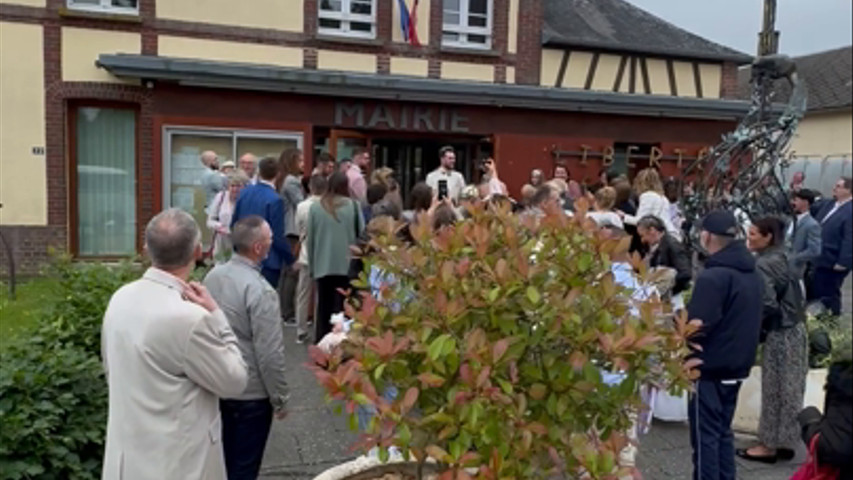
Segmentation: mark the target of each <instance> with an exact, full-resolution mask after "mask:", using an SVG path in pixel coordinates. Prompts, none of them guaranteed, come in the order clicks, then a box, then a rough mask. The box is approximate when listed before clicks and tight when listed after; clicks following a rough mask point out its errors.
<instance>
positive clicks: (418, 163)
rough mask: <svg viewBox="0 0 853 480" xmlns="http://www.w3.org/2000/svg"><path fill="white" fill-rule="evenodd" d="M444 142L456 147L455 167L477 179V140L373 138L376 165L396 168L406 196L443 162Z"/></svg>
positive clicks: (404, 196) (468, 178) (470, 179)
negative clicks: (441, 159) (475, 173)
mask: <svg viewBox="0 0 853 480" xmlns="http://www.w3.org/2000/svg"><path fill="white" fill-rule="evenodd" d="M445 145H450V146H452V147H453V148H454V149H455V151H456V170H458V171H459V172H460V173H462V176H463V177H465V181H466V182H467V183H472V182H474V181H475V180H476V178H475V177H474V169H475V163H476V162H475V159H476V154H477V143H476V140H471V141H459V140H458V139H457V140H454V141H449V142H448V141H442V140H434V139H413V140H401V139H374V140H373V158H374V166H375V168H378V167H389V168H391V169H393V170H394V172H395V175H396V177H397V180H398V181H399V182H400V187H401V189H402V192H401V193H402V194H403V198H404V199H406V198H408V196H409V192H410V191H411V189H412V187H413V186H414V185H415V184H416V183H418V182H423V181H424V180H426V176H427V175H428V174H429V172H431V171H433V170H435V169H436V168H438V166H439V165H440V160H439V154H438V152H439V150H441V148H442V147H444V146H445Z"/></svg>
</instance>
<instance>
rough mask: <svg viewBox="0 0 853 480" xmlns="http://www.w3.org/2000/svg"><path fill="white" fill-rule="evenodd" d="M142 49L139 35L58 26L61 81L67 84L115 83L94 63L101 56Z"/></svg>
mask: <svg viewBox="0 0 853 480" xmlns="http://www.w3.org/2000/svg"><path fill="white" fill-rule="evenodd" d="M141 49H142V36H141V35H140V34H138V33H132V32H117V31H114V30H99V29H94V28H75V27H62V79H63V80H65V81H67V82H117V83H122V82H124V81H123V80H121V79H119V78H116V77H114V76H112V75H111V74H110V73H109V72H107V71H106V70H104V69H103V68H98V67H97V66H96V65H95V61H97V60H98V56H100V55H101V54H104V53H135V54H139V53H140V52H141Z"/></svg>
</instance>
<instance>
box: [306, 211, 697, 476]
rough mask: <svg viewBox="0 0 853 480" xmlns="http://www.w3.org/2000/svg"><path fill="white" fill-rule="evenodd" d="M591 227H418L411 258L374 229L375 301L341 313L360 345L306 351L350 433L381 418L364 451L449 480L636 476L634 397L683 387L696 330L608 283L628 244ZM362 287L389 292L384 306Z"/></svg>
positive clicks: (560, 220) (532, 223)
mask: <svg viewBox="0 0 853 480" xmlns="http://www.w3.org/2000/svg"><path fill="white" fill-rule="evenodd" d="M582 208H583V207H582ZM584 217H585V216H584V215H583V212H582V211H581V212H580V213H579V215H577V216H576V217H575V218H569V217H567V216H565V215H564V214H563V213H562V212H559V211H553V212H549V213H548V214H546V215H544V216H541V218H540V217H536V216H533V215H525V216H517V215H513V214H511V213H510V212H509V211H507V210H500V209H498V210H488V211H486V210H482V209H481V210H475V211H474V213H473V217H472V218H471V219H469V220H466V221H464V222H460V223H458V224H456V225H454V226H452V227H445V228H444V229H442V230H440V231H439V232H438V233H433V232H432V231H431V229H430V222H429V221H428V219H427V218H421V219H420V221H419V222H418V223H417V224H416V225H413V226H412V227H411V234H412V237H414V244H407V243H405V242H404V241H403V240H401V238H400V235H398V234H397V230H398V228H399V227H398V226H397V225H393V224H392V223H391V222H390V221H388V222H382V224H381V225H377V228H376V229H377V230H378V232H377V233H376V234H375V235H374V236H373V238H372V240H371V242H370V244H369V246H368V249H369V250H370V251H371V253H370V254H369V255H367V256H366V257H365V264H366V271H365V272H364V273H363V274H362V278H361V279H360V280H359V281H358V282H357V285H356V286H357V287H361V288H365V289H367V290H366V291H364V292H363V293H361V294H360V298H359V299H358V301H355V302H350V303H349V304H348V305H347V307H346V313H347V315H348V316H349V317H350V318H352V319H354V320H355V322H354V327H353V331H352V332H351V334H350V335H349V337H348V339H347V341H346V342H345V343H344V344H343V345H342V346H341V348H339V349H337V350H335V351H333V352H332V354H328V355H327V354H325V353H323V352H322V351H320V350H319V349H316V348H312V349H311V350H310V352H311V355H312V359H313V361H314V362H315V365H314V366H313V369H314V372H315V375H316V376H317V378H318V380H319V382H320V383H321V384H322V385H323V386H324V387H325V389H326V390H327V392H328V394H329V397H330V398H331V399H335V400H338V401H341V402H343V405H344V408H345V409H346V412H347V413H348V414H349V415H350V424H351V426H353V427H354V426H355V423H356V420H355V413H356V410H357V408H358V407H359V406H361V407H367V408H372V409H375V411H376V414H375V416H374V417H373V419H372V420H371V422H370V425H369V427H368V429H367V431H366V432H364V433H363V434H362V436H361V440H360V442H359V445H358V446H359V447H361V448H363V449H369V448H372V447H379V452H380V458H381V459H383V461H384V460H385V459H387V458H388V449H389V447H392V446H394V447H397V448H399V449H400V450H401V451H402V452H403V454H404V455H405V456H406V458H410V459H413V461H415V462H417V463H419V464H421V465H423V464H424V462H425V461H427V459H431V460H430V461H435V462H437V463H438V465H439V467H440V470H442V471H443V474H442V475H441V477H440V478H441V479H442V480H444V479H448V480H449V479H454V478H459V479H470V478H479V479H497V478H547V477H549V476H551V475H554V474H561V473H562V474H568V475H570V476H575V475H577V476H581V475H585V477H584V478H594V479H612V478H618V477H619V476H620V475H623V474H625V473H626V472H625V471H624V469H622V468H620V465H619V463H618V462H619V452H620V451H621V450H622V449H623V448H624V447H625V446H626V445H627V442H628V440H627V437H626V434H625V432H626V431H627V430H628V429H629V427H630V426H631V419H632V417H635V416H636V414H637V412H639V411H640V409H641V408H642V402H641V398H640V393H639V389H640V386H641V385H649V384H652V385H666V386H668V388H670V389H672V390H673V391H678V390H680V389H684V388H686V387H687V386H688V384H689V380H690V379H692V378H695V377H696V376H697V375H698V374H697V373H696V371H695V370H693V367H694V366H695V363H696V362H697V361H695V360H691V361H688V362H685V359H686V357H687V356H688V355H689V348H688V338H689V337H690V335H692V334H693V333H694V332H695V331H696V330H697V328H698V325H697V324H696V322H687V320H686V318H684V317H679V318H673V315H671V314H667V312H666V310H667V309H666V308H665V307H664V305H662V304H661V303H660V301H659V300H657V298H656V296H653V298H648V299H646V300H636V299H634V298H633V297H632V292H631V291H630V290H628V289H626V288H623V287H620V286H618V285H617V284H616V283H614V276H613V274H612V273H611V262H612V259H614V258H615V257H616V256H619V255H623V254H624V252H625V251H626V250H627V248H628V245H627V239H624V238H623V239H621V240H617V239H614V238H612V237H611V236H610V235H608V234H607V233H606V232H603V231H599V230H598V229H597V228H596V227H595V225H594V223H593V222H591V221H589V220H583V218H584ZM383 220H384V219H383ZM632 262H633V264H634V266H635V267H636V268H637V269H638V270H639V272H640V274H639V275H640V278H641V280H642V279H643V278H644V276H646V275H647V272H646V270H645V268H643V266H642V265H641V262H640V261H639V259H637V258H634V259H633V260H632ZM368 275H371V276H372V277H373V278H382V279H383V281H382V282H380V285H379V286H378V288H374V291H373V294H374V295H371V290H370V288H369V285H368V282H367V280H368ZM373 286H374V287H377V285H376V282H374V284H373ZM606 372H621V373H623V374H624V380H623V381H622V382H621V383H618V384H615V385H612V384H610V383H612V382H605V379H604V378H603V373H606ZM390 386H393V387H394V388H396V390H397V391H398V392H399V394H398V395H397V396H396V397H395V398H393V399H390V400H388V399H386V398H390V397H389V396H388V395H383V393H384V392H386V390H387V389H388V388H389V387H390Z"/></svg>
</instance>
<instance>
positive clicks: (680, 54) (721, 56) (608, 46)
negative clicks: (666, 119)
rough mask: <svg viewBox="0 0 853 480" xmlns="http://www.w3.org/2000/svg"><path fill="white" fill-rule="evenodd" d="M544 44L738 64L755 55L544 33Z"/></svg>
mask: <svg viewBox="0 0 853 480" xmlns="http://www.w3.org/2000/svg"><path fill="white" fill-rule="evenodd" d="M542 46H544V47H550V48H559V49H580V50H604V51H607V52H614V53H632V54H637V55H640V56H643V57H665V58H677V59H681V60H699V61H702V60H704V61H709V62H732V63H734V64H736V65H749V64H751V63H752V62H753V61H754V60H755V57H753V56H750V55H746V54H738V53H732V54H727V53H715V52H707V53H703V52H684V51H681V50H679V49H677V48H671V49H670V48H655V47H649V46H648V45H636V46H631V45H623V44H616V43H608V42H594V41H588V40H578V39H571V40H569V39H566V38H563V37H562V36H561V35H559V34H544V33H543V35H542Z"/></svg>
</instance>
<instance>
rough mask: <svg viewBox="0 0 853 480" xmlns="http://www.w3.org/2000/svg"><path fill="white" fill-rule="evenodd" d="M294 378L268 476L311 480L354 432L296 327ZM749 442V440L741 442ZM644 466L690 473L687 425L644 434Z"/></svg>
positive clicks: (786, 470) (746, 469)
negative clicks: (319, 378)
mask: <svg viewBox="0 0 853 480" xmlns="http://www.w3.org/2000/svg"><path fill="white" fill-rule="evenodd" d="M285 335H286V340H287V344H286V347H287V360H288V365H289V366H290V368H289V372H288V373H289V381H290V385H291V389H292V392H293V396H292V401H291V411H290V416H288V418H287V419H285V420H283V421H281V422H275V424H274V425H273V431H272V434H271V436H270V441H269V444H268V446H267V451H266V455H265V456H264V466H263V470H262V473H263V478H265V479H299V480H310V479H312V478H313V477H314V476H315V475H317V474H318V473H320V472H322V471H324V470H325V469H327V468H330V467H332V466H334V465H337V464H339V463H343V461H346V460H349V459H351V458H354V457H355V454H353V453H351V452H350V450H349V446H350V445H352V442H353V440H354V438H355V437H354V435H353V434H352V433H351V432H349V430H348V429H347V427H346V421H345V419H344V418H342V417H338V416H336V415H334V413H333V412H332V409H331V408H330V407H329V406H327V405H326V404H325V401H324V399H323V392H322V390H321V388H320V387H319V386H318V384H317V383H316V382H315V381H314V378H313V376H312V375H311V373H310V372H309V371H308V370H307V369H306V368H305V367H304V364H305V363H306V361H307V353H306V351H307V350H306V347H305V346H304V345H296V344H295V343H294V341H293V335H294V330H293V329H291V328H287V329H286V330H285ZM738 442H739V444H741V445H747V444H749V442H750V439H749V438H742V439H739V440H738ZM804 456H805V450H804V449H801V451H800V452H799V454H798V456H797V458H796V459H795V460H794V461H793V462H790V463H782V464H778V465H775V466H767V465H754V464H751V463H747V462H740V461H739V462H738V471H739V477H738V478H740V479H744V480H780V479H787V478H789V477H790V476H791V474H792V473H793V471H794V470H795V469H796V466H797V465H798V464H799V462H801V461H802V460H803V458H804ZM638 461H639V465H640V468H641V471H642V472H643V473H644V475H645V478H646V479H648V480H664V479H666V480H669V479H687V478H689V477H690V471H691V460H690V441H689V437H688V430H687V427H686V425H684V424H666V423H655V425H654V426H653V427H652V430H651V432H650V433H649V434H648V435H646V436H645V437H643V438H642V440H641V445H640V457H639V460H638Z"/></svg>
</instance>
